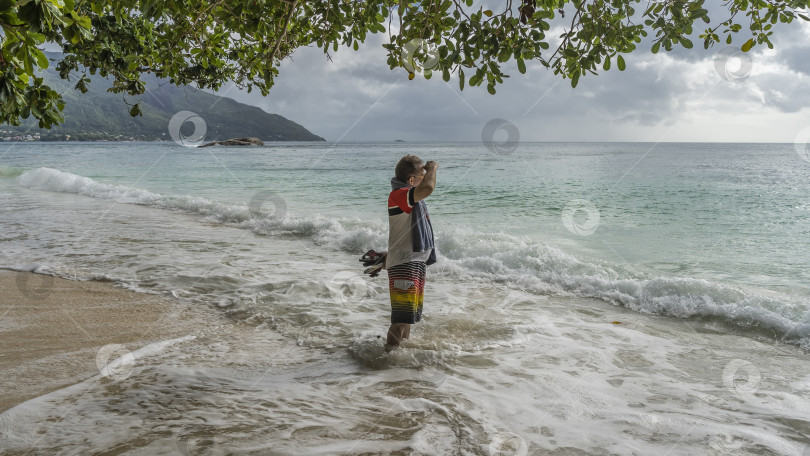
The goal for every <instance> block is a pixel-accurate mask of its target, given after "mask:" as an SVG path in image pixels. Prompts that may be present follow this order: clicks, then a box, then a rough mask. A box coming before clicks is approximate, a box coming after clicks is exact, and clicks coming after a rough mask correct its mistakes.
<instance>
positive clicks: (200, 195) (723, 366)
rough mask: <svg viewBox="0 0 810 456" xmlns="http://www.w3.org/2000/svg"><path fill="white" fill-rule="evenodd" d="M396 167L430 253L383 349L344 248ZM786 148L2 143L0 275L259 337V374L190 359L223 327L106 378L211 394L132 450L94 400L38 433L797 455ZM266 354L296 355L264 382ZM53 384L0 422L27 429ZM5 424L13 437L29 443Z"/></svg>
mask: <svg viewBox="0 0 810 456" xmlns="http://www.w3.org/2000/svg"><path fill="white" fill-rule="evenodd" d="M407 153H412V154H416V155H418V156H420V157H421V158H423V159H424V160H435V161H437V162H438V163H439V164H440V167H439V171H438V180H437V181H438V185H437V188H436V191H435V192H434V194H433V195H431V197H430V198H429V199H428V200H427V203H428V208H429V210H430V214H431V220H432V223H433V227H434V231H435V233H436V241H437V246H438V253H439V261H438V262H437V264H436V265H433V266H431V267H429V268H428V283H427V286H426V296H425V316H426V321H425V322H423V323H421V324H420V325H418V326H417V327H416V328H415V329H414V337H413V341H411V342H410V343H411V344H412V345H411V346H407V347H406V348H405V349H403V350H401V351H400V352H399V353H398V354H397V353H395V354H392V355H386V354H385V353H384V352H382V343H381V341H379V340H378V339H377V336H379V335H382V334H384V330H385V325H386V319H387V315H386V312H387V310H386V309H387V308H386V306H387V281H386V279H385V274H383V275H382V276H381V277H379V278H377V279H369V278H367V277H364V276H363V274H362V271H361V269H362V268H361V266H360V264H359V262H358V261H357V258H358V257H359V256H360V255H361V254H362V253H364V252H365V251H366V250H368V249H370V248H374V249H377V250H384V249H385V247H386V242H387V219H386V218H387V215H386V208H385V206H386V201H387V195H388V192H389V190H390V186H389V180H390V178H391V176H392V175H393V167H394V165H395V164H396V162H397V160H398V159H399V158H400V157H402V156H403V155H405V154H407ZM805 158H806V157H802V156H801V155H800V154H798V153H797V152H796V149H795V147H794V145H793V144H684V143H677V144H675V143H668V144H652V143H521V144H519V145H518V146H517V147H516V148H514V149H498V148H487V147H486V146H485V145H483V144H481V143H346V144H330V143H278V144H272V145H268V146H266V147H257V148H248V149H239V148H221V147H215V148H203V149H195V148H185V147H181V146H178V145H176V144H174V143H58V144H48V143H3V144H0V203H1V204H0V233H2V234H0V250H1V251H2V255H0V266H2V267H5V268H10V269H19V270H34V271H37V272H41V273H45V274H54V275H58V276H63V277H67V278H73V279H77V280H94V279H103V280H111V281H114V282H116V283H118V284H120V285H122V286H124V287H127V288H130V289H133V290H136V291H141V292H150V293H160V294H165V295H169V296H174V297H176V298H178V299H182V300H187V301H189V302H193V303H195V304H198V305H204V306H209V307H210V309H211V312H217V313H224V314H226V315H228V316H230V317H231V318H233V319H235V320H238V321H241V322H246V323H249V324H250V325H251V327H254V328H256V329H257V331H255V332H252V333H251V337H254V338H256V340H255V341H254V342H255V343H256V344H262V343H269V342H267V341H268V340H271V339H272V340H276V339H274V338H275V337H278V341H280V342H278V344H280V345H277V346H276V345H274V346H273V349H272V351H273V355H272V356H270V358H267V357H268V356H269V355H268V353H267V352H263V351H259V350H253V351H251V350H250V349H249V347H245V346H241V347H239V349H240V350H244V351H245V354H246V355H245V356H246V359H248V361H246V364H245V365H244V366H243V368H242V371H240V372H241V374H240V375H235V374H234V372H235V371H233V370H229V369H233V368H232V367H228V363H226V362H225V358H222V359H220V358H217V356H223V355H221V353H219V352H218V351H217V350H213V349H211V350H207V349H205V347H210V346H211V344H228V340H229V337H227V336H225V335H221V334H219V335H217V334H207V335H205V336H202V335H196V336H195V337H196V339H193V340H189V341H185V340H184V341H181V342H178V345H177V346H176V347H175V348H172V349H166V350H162V351H160V352H159V353H152V354H150V355H148V356H147V355H143V357H139V358H138V359H137V362H136V364H135V368H134V370H133V371H132V374H131V375H130V376H129V377H128V378H127V379H124V380H121V381H120V382H118V385H117V387H118V388H119V389H120V388H123V389H124V391H125V392H124V393H121V394H129V396H128V397H127V399H126V400H128V401H133V403H137V401H138V400H142V399H143V398H142V397H139V396H143V395H147V396H148V395H152V396H150V397H154V395H159V394H160V393H159V392H160V391H163V389H162V388H164V387H165V386H166V383H165V382H166V379H169V378H170V379H172V382H173V384H180V385H186V386H190V385H194V384H195V382H199V379H200V378H201V377H205V378H208V379H209V380H210V379H214V380H211V381H208V382H206V385H208V386H207V387H210V391H208V392H207V393H206V394H212V395H221V397H222V398H223V401H224V403H225V404H227V405H223V406H222V407H221V409H220V408H217V407H214V406H213V402H214V401H212V403H208V402H205V401H203V402H204V403H200V404H196V405H193V404H191V402H193V401H181V402H182V403H172V404H171V405H166V403H165V401H164V402H161V401H157V402H156V403H154V404H152V405H146V406H145V411H144V412H143V413H144V414H145V415H138V417H137V422H138V423H139V424H138V427H139V429H142V430H141V431H137V432H136V431H133V435H135V436H134V437H126V435H127V433H124V435H125V436H124V437H120V438H116V437H111V436H106V437H93V438H89V440H88V438H87V437H86V436H85V439H84V440H82V439H80V438H73V437H70V436H73V435H75V434H77V433H78V434H79V435H81V433H82V431H81V429H85V426H87V425H89V424H91V423H93V422H94V420H105V419H106V420H110V419H112V420H113V422H115V423H118V424H117V425H120V426H122V428H124V427H127V426H130V427H131V425H132V422H131V420H129V421H128V419H127V418H124V417H123V416H124V415H125V414H124V412H123V411H121V410H118V409H115V408H113V407H110V406H109V405H108V404H107V403H106V402H105V401H104V399H103V398H104V397H105V396H104V394H105V393H104V391H102V390H101V389H102V387H101V386H99V387H98V388H99V391H95V392H91V393H90V397H91V398H92V399H91V400H88V401H87V402H86V403H84V402H83V404H84V405H83V406H82V407H85V408H84V410H85V413H83V414H78V415H73V418H69V419H68V420H67V421H66V422H65V427H64V429H62V430H61V431H60V430H49V431H48V433H46V435H45V437H43V438H42V440H41V442H40V443H38V445H44V446H43V448H48V445H51V444H52V445H56V443H55V442H59V441H63V442H64V441H65V439H68V440H69V441H71V442H73V443H72V444H75V447H69V448H75V451H76V454H79V453H81V452H82V449H88V448H93V449H96V450H99V451H108V450H111V449H113V448H116V447H117V446H120V445H124V446H125V447H126V448H128V450H131V451H133V452H134V453H138V452H139V451H143V454H157V453H160V454H163V452H165V454H172V453H171V451H170V449H173V448H176V446H177V445H176V444H177V442H181V443H182V445H186V446H187V447H189V448H190V447H195V448H196V449H198V450H199V449H202V448H204V449H206V451H212V452H214V453H212V454H216V453H215V452H216V451H220V452H223V454H225V453H226V452H227V451H225V449H226V448H231V449H233V448H235V449H236V451H237V452H240V451H241V452H244V453H250V452H252V451H254V450H255V451H256V454H266V453H262V452H261V449H262V448H264V449H267V448H274V449H275V450H274V451H277V454H288V453H293V454H294V453H301V452H305V449H306V452H310V451H311V453H310V454H334V453H362V452H371V453H374V452H383V453H385V452H397V451H399V452H404V453H407V452H413V453H417V454H436V453H459V454H496V453H497V451H502V450H503V451H511V449H514V452H512V453H508V452H505V453H503V454H520V451H521V450H525V451H526V453H524V454H530V453H532V452H536V451H541V450H542V451H547V452H553V451H558V450H559V449H560V448H569V447H570V448H576V449H578V450H580V451H584V452H586V453H593V452H598V451H602V450H605V451H606V452H608V453H617V454H634V453H635V454H649V453H645V452H648V451H656V452H657V451H658V450H660V449H661V448H662V445H663V446H666V448H671V449H672V450H673V451H672V453H670V454H694V451H698V450H699V451H704V454H709V453H711V454H739V453H733V451H734V450H735V449H740V448H743V449H746V448H756V449H758V450H757V452H755V453H751V454H791V453H792V452H796V454H801V453H799V452H800V451H802V450H803V448H805V446H806V445H807V444H808V443H810V440H807V434H808V432H810V422H808V421H806V418H800V416H801V414H802V410H804V411H805V412H806V411H807V410H808V409H807V406H808V404H810V400H808V399H807V396H806V394H807V393H808V391H810V372H808V369H807V367H806V366H807V358H806V350H807V349H808V348H810V255H808V254H807V248H806V245H807V239H808V238H810V199H809V198H810V197H809V196H808V195H810V179H808V177H809V176H810V162H809V161H807V160H806V159H805ZM617 320H620V321H622V322H626V321H631V322H633V324H632V326H630V327H628V326H627V325H626V324H625V326H623V327H622V326H621V325H617V324H613V323H612V322H613V321H617ZM271 335H272V337H271ZM203 340H206V344H207V345H204V344H202V341H203ZM135 348H136V347H132V349H135ZM231 348H232V349H236V347H231ZM150 353H151V352H150ZM279 353H281V354H282V355H279ZM192 359H193V360H195V361H194V362H191V361H190V360H192ZM279 359H285V360H292V361H289V362H290V363H292V364H291V366H287V367H285V368H283V369H280V368H279V369H273V368H269V373H268V369H265V368H264V367H265V366H266V365H271V366H272V365H276V366H278V365H279V364H278V363H279V362H280V361H279ZM274 363H275V364H274ZM203 364H205V365H206V367H201V366H202V365H203ZM203 371H204V372H203ZM147 373H151V376H149V378H150V379H151V380H149V381H146V382H144V381H141V382H135V383H132V382H134V381H135V379H136V378H137V377H138V375H144V376H146V375H147ZM246 376H247V377H250V380H251V381H248V380H246ZM403 379H406V380H408V384H407V385H402V384H400V383H402V382H403ZM741 379H742V380H741ZM254 380H255V381H254ZM127 382H129V383H127ZM572 382H573V386H571V385H572ZM741 382H742V384H743V385H746V386H747V387H748V389H747V390H741V389H740V387H739V385H740V384H741ZM122 384H126V385H129V386H122ZM135 384H137V386H135ZM144 385H146V386H144ZM280 385H281V386H280ZM281 390H283V394H281V393H280V392H279V391H281ZM246 391H250V393H246ZM662 391H665V392H662ZM695 391H698V393H696V392H695ZM741 391H742V392H741ZM127 392H128V393H127ZM743 393H746V394H743ZM748 393H750V394H748ZM60 394H61V396H60ZM73 394H75V393H74V392H71V391H69V390H68V389H66V390H64V391H60V392H56V393H52V394H51V395H49V396H48V397H47V398H42V399H41V401H39V402H37V400H35V401H32V402H30V403H26V404H23V405H21V406H19V407H17V408H15V409H12V410H11V411H9V412H6V413H5V414H4V415H5V416H6V419H7V420H10V419H11V418H9V417H10V416H12V415H13V416H14V421H15V422H26V420H29V421H33V422H36V421H37V420H39V419H42V417H43V415H42V414H43V413H45V412H43V409H44V408H45V407H46V406H45V405H43V404H44V403H45V402H47V403H48V405H47V409H48V410H51V409H54V408H56V409H58V407H59V406H58V403H59V401H63V402H67V401H69V398H70V397H71V395H73ZM280 394H281V396H279V395H280ZM246 395H247V396H246ZM659 396H660V397H659ZM246 397H247V398H251V397H253V398H256V397H260V398H264V399H266V403H264V402H261V401H259V402H258V403H254V402H250V401H249V400H248V399H246ZM281 397H283V398H286V400H282V399H281ZM690 397H691V399H690ZM392 398H396V401H393V399H392ZM741 398H742V399H741ZM799 398H801V399H799ZM245 401H247V402H249V403H250V404H247V403H246V402H245ZM392 401H393V402H392ZM313 403H315V404H319V407H313V406H312V405H311V404H313ZM55 404H56V405H55ZM502 404H504V405H505V407H506V408H505V409H503V407H501V405H502ZM789 404H792V405H789ZM166 408H168V409H171V410H175V409H176V410H175V411H177V412H183V413H187V412H190V411H192V410H194V411H200V410H203V409H206V410H207V412H206V413H209V414H210V416H209V419H210V420H211V422H212V423H219V426H220V427H223V428H227V429H229V430H226V431H223V432H221V433H216V432H214V430H213V428H211V429H208V428H206V431H205V432H202V431H201V432H202V434H200V433H190V432H188V430H189V429H191V428H193V427H194V426H196V424H194V423H195V421H194V419H193V418H190V417H189V418H183V417H177V420H178V423H179V424H178V427H177V428H172V430H168V431H167V430H166V429H164V428H162V427H161V426H159V425H157V424H156V423H157V421H156V420H157V418H156V416H158V415H161V414H162V413H164V412H165V413H168V411H167V410H166ZM214 409H216V410H214ZM383 409H385V410H383ZM507 409H508V410H507ZM12 412H13V413H12ZM57 412H58V411H55V412H53V413H57ZM200 413H202V412H200ZM752 414H753V415H755V416H756V417H752V416H753V415H752ZM46 415H47V413H46ZM206 416H208V415H206ZM339 416H342V417H344V419H345V422H342V423H343V424H338V421H339V420H338V417H339ZM804 416H806V413H805V415H804ZM2 417H3V415H0V418H2ZM111 417H112V418H111ZM260 417H264V418H260ZM268 417H269V418H268ZM116 420H118V421H116ZM234 420H236V421H238V422H239V423H240V426H242V427H247V428H248V429H249V430H248V431H244V432H246V433H247V436H245V435H243V434H241V432H243V430H244V429H243V430H235V429H231V427H232V426H231V424H232V423H233V422H234ZM268 420H269V422H268ZM735 420H736V421H735ZM739 420H748V421H746V422H747V423H748V424H749V426H748V427H745V428H744V429H743V428H740V427H738V426H735V425H734V423H735V422H739ZM381 422H382V423H385V424H384V426H382V427H379V426H380V423H381ZM229 423H230V424H229ZM198 424H199V423H198ZM597 425H598V426H597ZM594 426H597V427H599V430H594V431H593V433H592V434H588V437H583V436H582V434H581V430H582V429H592V428H593V427H594ZM695 426H698V429H699V430H697V431H696V430H695V429H694V428H695ZM237 427H238V426H237ZM242 427H240V428H239V429H242ZM9 429H11V430H6V431H4V432H7V433H8V436H10V438H11V440H8V441H9V442H16V443H14V445H16V446H12V447H11V448H12V449H16V450H20V448H24V445H25V442H28V443H29V444H30V443H31V442H30V440H26V439H29V437H30V435H28V434H26V432H33V431H31V430H30V429H28V430H22V428H21V427H13V426H12V427H11V428H9ZM296 433H297V434H296ZM201 436H203V437H201ZM262 436H264V437H266V439H265V440H262ZM679 437H682V438H680V439H679ZM71 439H72V440H71ZM135 441H137V442H141V443H137V444H136V443H133V442H135ZM49 442H50V443H49ZM172 442H173V443H172ZM270 443H272V445H274V446H272V447H264V446H262V445H264V444H268V445H269V444H270ZM0 445H1V444H0ZM493 448H494V449H495V450H493ZM496 450H497V451H496ZM597 450H598V451H597ZM726 450H728V451H729V453H724V451H726ZM487 452H489V453H487ZM712 452H714V453H712ZM497 454H500V453H497Z"/></svg>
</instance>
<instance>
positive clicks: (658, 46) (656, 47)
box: [652, 41, 661, 54]
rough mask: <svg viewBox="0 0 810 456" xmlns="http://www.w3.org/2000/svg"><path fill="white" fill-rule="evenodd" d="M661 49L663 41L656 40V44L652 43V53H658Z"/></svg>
mask: <svg viewBox="0 0 810 456" xmlns="http://www.w3.org/2000/svg"><path fill="white" fill-rule="evenodd" d="M659 50H661V42H660V41H656V42H655V44H653V45H652V53H653V54H658V51H659Z"/></svg>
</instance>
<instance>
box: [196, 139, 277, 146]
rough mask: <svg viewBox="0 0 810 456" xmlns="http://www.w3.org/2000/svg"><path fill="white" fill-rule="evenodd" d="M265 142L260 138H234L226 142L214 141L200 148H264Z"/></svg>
mask: <svg viewBox="0 0 810 456" xmlns="http://www.w3.org/2000/svg"><path fill="white" fill-rule="evenodd" d="M263 145H264V142H263V141H262V140H261V139H259V138H234V139H228V140H226V141H214V142H210V143H208V144H203V145H202V146H200V147H208V146H263Z"/></svg>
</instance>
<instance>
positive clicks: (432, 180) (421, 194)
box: [413, 160, 439, 202]
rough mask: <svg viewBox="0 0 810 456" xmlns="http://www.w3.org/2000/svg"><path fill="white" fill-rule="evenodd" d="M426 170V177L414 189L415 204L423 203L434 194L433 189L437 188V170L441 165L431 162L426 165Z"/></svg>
mask: <svg viewBox="0 0 810 456" xmlns="http://www.w3.org/2000/svg"><path fill="white" fill-rule="evenodd" d="M424 168H425V177H423V178H422V182H420V183H419V185H417V186H416V187H415V188H414V189H413V201H414V202H417V201H422V200H423V199H425V198H427V197H428V196H430V194H431V193H433V189H435V188H436V170H437V169H438V168H439V164H438V163H436V162H435V161H432V160H431V161H429V162H427V163H425V166H424Z"/></svg>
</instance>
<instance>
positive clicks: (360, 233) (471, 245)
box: [18, 168, 810, 347]
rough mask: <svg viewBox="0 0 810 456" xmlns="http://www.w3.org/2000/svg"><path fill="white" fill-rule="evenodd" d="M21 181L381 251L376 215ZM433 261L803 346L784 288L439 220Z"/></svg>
mask: <svg viewBox="0 0 810 456" xmlns="http://www.w3.org/2000/svg"><path fill="white" fill-rule="evenodd" d="M18 182H19V184H20V185H21V186H23V187H27V188H32V189H40V190H47V191H57V192H67V193H76V194H80V195H86V196H91V197H95V198H102V199H107V200H113V201H117V202H120V203H127V204H139V205H147V206H151V207H157V208H162V209H169V210H179V211H184V212H190V213H194V214H199V215H202V216H204V218H205V220H206V221H207V222H218V223H223V224H229V225H235V226H238V227H240V228H243V229H249V230H252V231H254V232H256V233H258V234H265V235H278V234H295V235H296V236H297V237H299V238H300V237H302V236H303V237H307V238H310V239H311V240H312V241H313V242H315V243H316V244H318V245H321V246H323V247H329V248H333V249H336V250H343V251H349V252H358V251H365V249H368V248H377V249H380V248H384V247H383V246H385V244H386V238H387V229H386V226H385V224H384V223H383V222H380V221H373V222H368V221H364V220H359V219H356V218H354V219H352V218H338V219H335V218H328V217H324V216H321V215H305V216H293V215H291V214H289V213H286V211H281V212H280V213H276V212H275V211H274V210H262V209H261V208H251V207H249V206H248V205H246V204H228V203H222V202H217V201H212V200H209V199H206V198H201V197H197V196H165V195H161V194H158V193H154V192H151V191H148V190H145V189H140V188H133V187H126V186H122V185H110V184H104V183H99V182H96V181H94V180H93V179H90V178H88V177H83V176H78V175H75V174H71V173H66V172H63V171H59V170H56V169H51V168H37V169H34V170H31V171H27V172H25V173H23V174H22V175H20V176H19V177H18ZM437 250H438V252H439V261H438V263H437V264H436V265H435V266H432V267H431V274H432V275H433V277H434V279H448V280H459V279H461V280H471V279H472V280H476V281H485V282H487V281H488V282H491V283H501V284H506V285H508V286H510V287H512V288H516V289H520V290H525V291H529V292H532V293H534V294H540V295H545V294H552V295H572V296H580V297H592V298H598V299H602V300H605V301H608V302H611V303H613V304H616V305H621V306H625V307H628V308H630V309H633V310H635V311H638V312H643V313H649V314H657V315H668V316H673V317H678V318H692V317H712V318H718V319H720V320H723V321H726V322H728V323H732V324H735V325H738V326H742V327H752V328H759V329H764V330H767V331H769V332H771V333H773V334H774V335H775V336H776V337H778V338H781V339H783V340H785V341H789V342H794V343H799V344H800V345H803V346H805V347H810V304H808V302H806V301H800V300H798V299H797V298H793V297H789V296H786V295H781V294H777V295H773V294H768V295H766V294H765V293H753V292H751V291H749V290H743V289H741V288H739V287H736V286H732V285H728V284H722V283H715V282H710V281H707V280H703V279H697V278H689V277H660V276H650V275H648V274H644V273H641V272H638V271H635V270H633V269H632V268H630V267H626V266H622V265H616V264H605V263H597V262H585V261H581V260H579V259H577V258H576V257H574V256H572V255H570V254H568V253H566V252H564V251H562V250H560V249H558V248H555V247H552V246H549V245H544V244H540V243H537V242H534V241H532V240H530V239H528V238H523V237H518V236H513V235H509V234H503V233H480V232H477V231H475V230H474V229H471V228H466V227H459V226H453V227H445V228H444V229H442V230H441V232H439V233H437Z"/></svg>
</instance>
